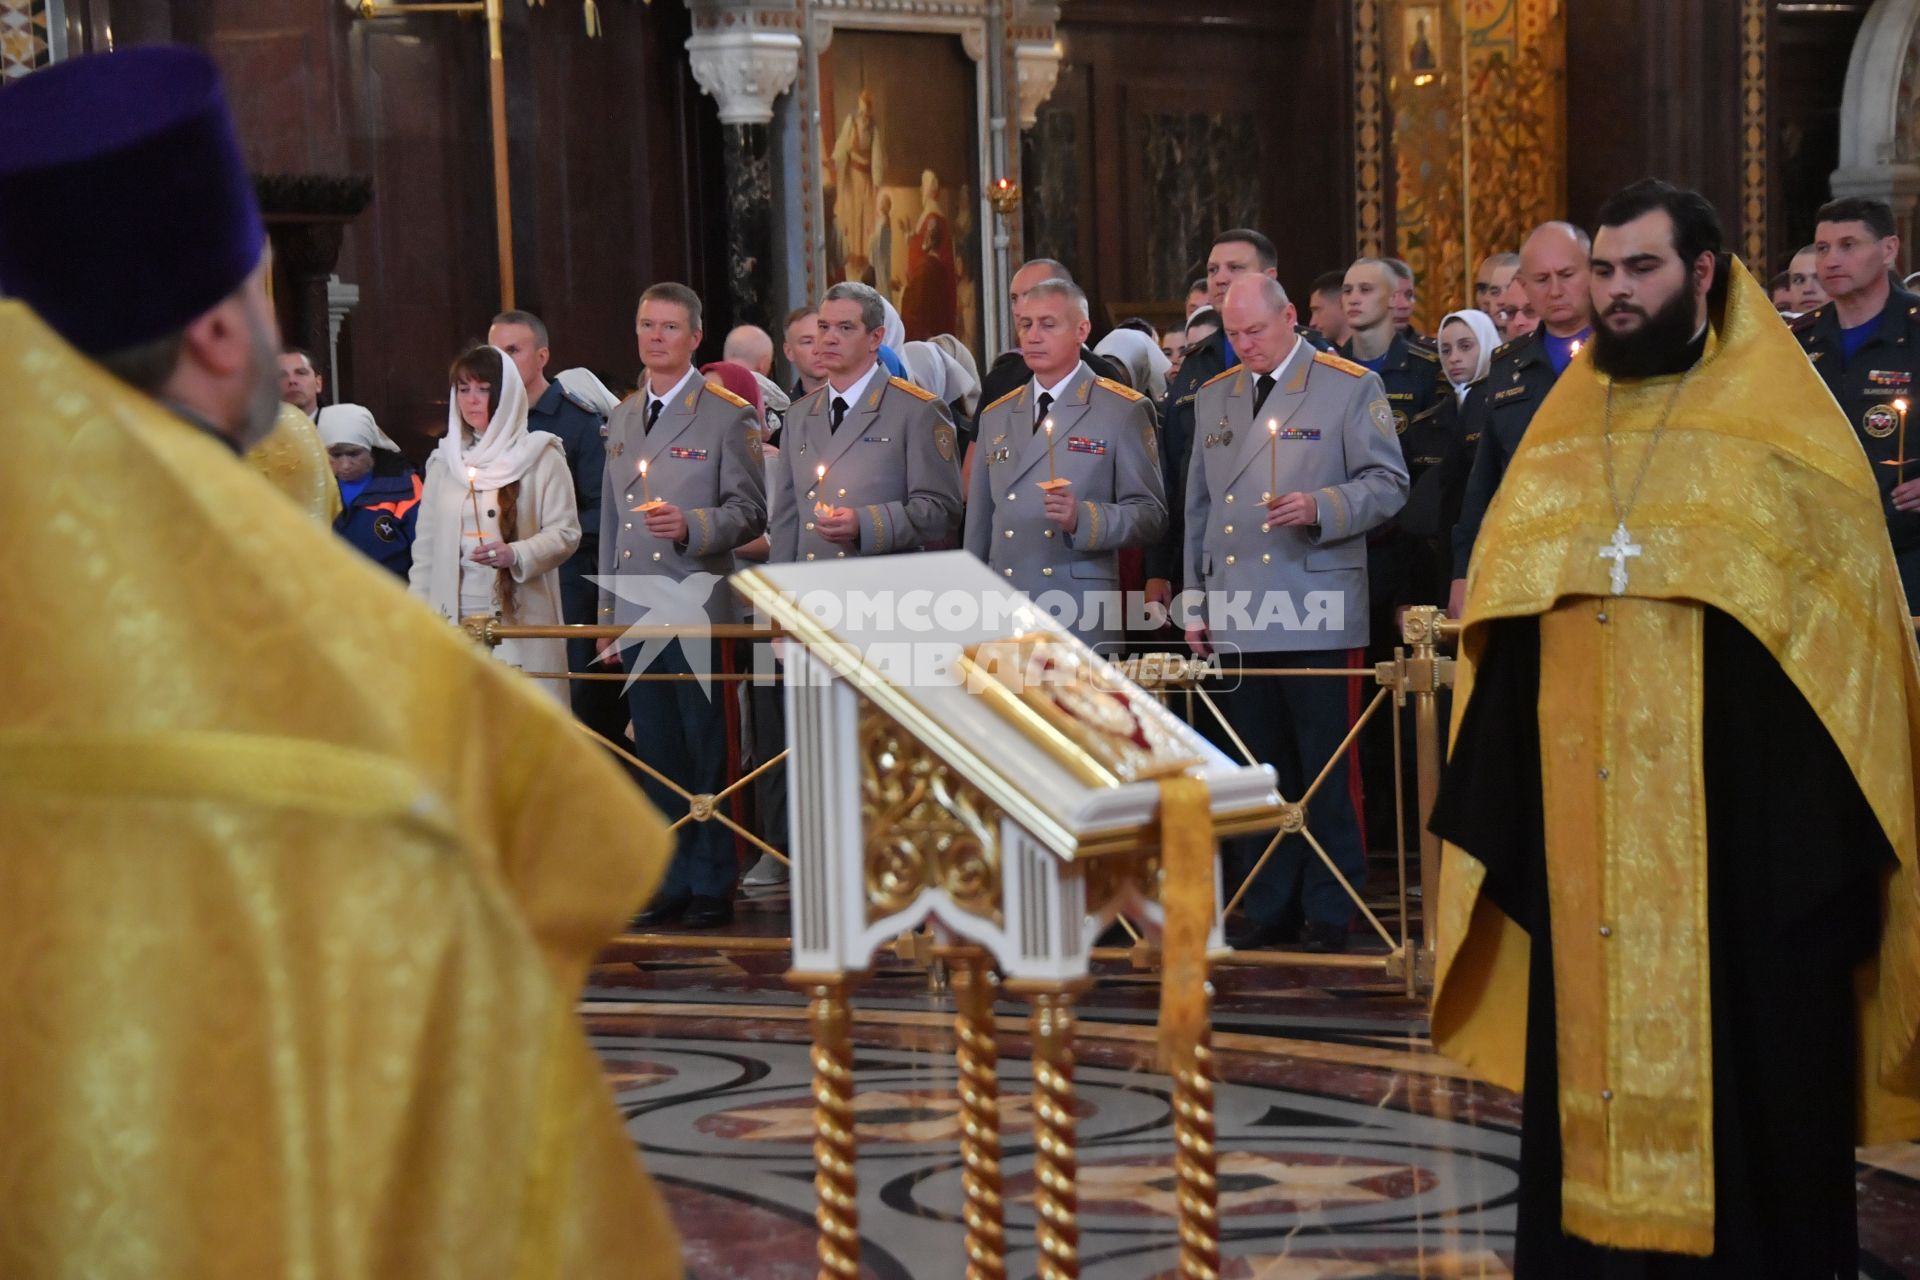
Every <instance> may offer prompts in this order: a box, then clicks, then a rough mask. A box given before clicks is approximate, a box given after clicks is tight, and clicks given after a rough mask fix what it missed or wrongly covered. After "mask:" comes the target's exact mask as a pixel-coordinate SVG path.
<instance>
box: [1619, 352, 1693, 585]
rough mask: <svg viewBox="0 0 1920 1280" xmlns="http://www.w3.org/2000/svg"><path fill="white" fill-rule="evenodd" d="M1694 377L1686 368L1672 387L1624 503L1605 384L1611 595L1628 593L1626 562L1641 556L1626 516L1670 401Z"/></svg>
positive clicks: (1643, 477) (1670, 411)
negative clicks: (1611, 522)
mask: <svg viewBox="0 0 1920 1280" xmlns="http://www.w3.org/2000/svg"><path fill="white" fill-rule="evenodd" d="M1692 376H1693V370H1692V369H1688V370H1687V371H1686V372H1685V373H1683V374H1681V375H1680V380H1679V381H1678V382H1676V383H1674V384H1673V390H1672V391H1670V392H1668V393H1667V404H1666V408H1664V409H1662V410H1661V411H1660V421H1659V422H1657V423H1655V424H1654V427H1653V433H1652V434H1651V435H1649V436H1648V437H1647V447H1646V450H1645V451H1644V452H1643V453H1641V455H1640V472H1639V474H1638V475H1636V476H1634V478H1633V488H1631V489H1629V490H1627V500H1626V501H1625V502H1624V503H1622V502H1621V501H1620V486H1619V485H1618V484H1617V483H1615V481H1614V478H1613V386H1614V384H1613V382H1612V381H1611V380H1609V381H1608V383H1607V411H1606V425H1605V430H1604V433H1603V437H1602V438H1603V439H1604V440H1605V441H1606V447H1607V498H1608V500H1609V501H1611V502H1612V503H1613V518H1614V520H1615V521H1616V523H1615V524H1614V526H1613V537H1612V539H1611V540H1609V541H1608V542H1606V543H1605V544H1604V545H1602V546H1601V548H1600V558H1601V559H1602V560H1611V561H1613V567H1612V569H1611V570H1609V571H1608V574H1607V585H1608V586H1610V587H1611V588H1612V589H1613V594H1615V595H1617V596H1622V595H1625V594H1626V593H1627V561H1629V560H1636V559H1638V558H1639V557H1640V554H1641V550H1642V548H1641V546H1640V544H1639V543H1637V542H1635V541H1634V540H1633V538H1632V536H1631V535H1630V534H1628V532H1627V513H1628V512H1630V511H1632V510H1633V504H1634V502H1635V501H1636V500H1637V499H1638V498H1639V497H1640V486H1641V484H1642V483H1643V482H1645V480H1646V478H1647V467H1648V465H1649V464H1650V463H1651V462H1652V461H1653V451H1654V450H1655V449H1657V448H1659V447H1660V437H1661V436H1662V435H1664V434H1665V433H1666V430H1667V423H1668V422H1669V421H1670V420H1671V419H1672V417H1673V402H1674V401H1676V400H1678V399H1679V398H1680V392H1681V390H1682V389H1683V388H1684V387H1685V386H1686V385H1687V379H1688V378H1691V377H1692Z"/></svg>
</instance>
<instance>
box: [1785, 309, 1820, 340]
mask: <svg viewBox="0 0 1920 1280" xmlns="http://www.w3.org/2000/svg"><path fill="white" fill-rule="evenodd" d="M1826 313H1827V309H1826V307H1825V306H1824V305H1822V306H1818V307H1815V308H1814V309H1813V310H1811V311H1802V312H1801V313H1800V314H1799V315H1797V316H1795V317H1794V318H1793V320H1792V321H1791V322H1790V323H1789V324H1788V325H1787V328H1789V329H1791V330H1793V331H1794V332H1795V333H1800V332H1802V331H1804V330H1807V329H1811V328H1813V326H1814V325H1816V324H1818V323H1819V322H1820V317H1821V316H1823V315H1825V314H1826Z"/></svg>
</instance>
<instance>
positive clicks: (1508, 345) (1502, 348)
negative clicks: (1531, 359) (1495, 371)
mask: <svg viewBox="0 0 1920 1280" xmlns="http://www.w3.org/2000/svg"><path fill="white" fill-rule="evenodd" d="M1519 345H1520V339H1519V338H1515V339H1514V340H1513V341H1512V342H1503V343H1501V344H1500V345H1499V346H1497V347H1495V348H1494V349H1493V354H1492V355H1490V356H1488V357H1487V359H1489V360H1498V359H1499V358H1500V357H1501V356H1503V355H1505V354H1507V352H1509V351H1511V350H1513V349H1514V348H1515V347H1517V346H1519Z"/></svg>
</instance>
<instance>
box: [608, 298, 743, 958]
mask: <svg viewBox="0 0 1920 1280" xmlns="http://www.w3.org/2000/svg"><path fill="white" fill-rule="evenodd" d="M700 312H701V307H700V298H699V296H698V295H697V294H695V293H694V292H693V290H691V289H689V288H687V287H686V286H685V285H679V284H656V285H654V286H653V287H652V288H650V289H648V290H647V291H646V292H645V293H644V294H642V295H641V296H640V314H639V318H638V320H637V321H636V326H635V327H636V331H637V333H638V335H639V342H640V359H641V362H642V363H643V364H645V365H646V369H647V377H646V382H645V385H644V386H642V387H641V389H640V390H639V391H638V392H636V393H635V394H634V395H632V396H630V397H629V398H628V399H627V401H626V402H625V403H624V404H622V405H621V406H620V408H619V409H618V410H616V411H615V413H614V415H613V418H612V419H611V420H610V421H609V422H608V424H607V470H606V480H605V483H604V485H603V487H602V489H601V499H600V578H601V581H600V616H601V620H602V621H603V622H606V623H612V624H615V625H620V626H627V625H631V624H633V623H636V622H640V621H642V620H645V621H648V622H652V623H663V624H671V623H678V624H685V623H686V622H688V621H689V620H690V619H691V620H695V621H697V620H699V619H700V617H701V616H702V614H703V613H704V615H705V617H706V618H707V619H708V620H710V621H712V622H723V623H724V622H737V621H738V620H739V617H740V613H739V606H738V604H737V602H736V601H735V598H734V595H733V592H732V590H731V589H730V588H728V586H727V584H726V578H727V576H728V575H730V574H731V573H732V572H733V569H734V558H733V553H734V549H735V548H736V547H739V546H740V545H742V544H743V543H747V542H751V541H753V540H754V539H755V538H757V537H759V536H760V535H761V534H762V533H763V532H765V530H766V526H767V482H766V473H765V469H764V467H763V465H762V463H761V454H760V422H759V419H758V418H756V417H755V416H754V412H753V407H752V406H751V405H749V404H748V403H747V402H746V401H745V400H742V399H740V398H739V397H738V396H736V395H733V394H732V393H731V392H728V391H725V390H723V389H721V388H719V387H716V386H713V385H711V384H710V383H708V382H707V381H706V380H705V379H704V378H702V377H701V376H700V374H699V372H698V371H697V370H695V369H694V367H693V354H694V352H695V351H696V350H697V349H698V348H699V346H700ZM643 463H644V464H645V466H646V474H645V477H644V479H643V478H642V476H641V472H640V467H641V464H643ZM650 502H651V503H653V504H657V505H649V503H650ZM637 508H641V509H637ZM636 577H641V578H655V579H660V580H662V582H661V583H660V584H658V587H657V588H656V587H655V586H654V584H636V585H635V586H633V587H630V588H629V589H628V590H626V591H620V590H615V589H614V588H615V586H616V585H619V584H620V580H621V579H628V580H630V581H631V580H632V579H634V578H636ZM669 583H670V584H674V585H672V586H668V585H667V584H669ZM678 584H686V585H684V586H681V585H678ZM630 596H637V597H638V598H628V597H630ZM686 643H687V642H683V641H681V640H677V639H676V640H674V641H672V642H671V643H669V644H668V645H667V647H666V648H665V650H664V651H662V652H660V653H658V654H657V655H656V656H654V657H653V658H652V659H651V661H649V663H648V664H647V667H646V674H678V675H687V674H699V673H705V672H711V671H713V670H715V669H716V665H715V658H716V654H715V652H714V646H712V645H711V644H708V645H703V646H701V648H700V651H698V652H692V653H689V652H688V651H687V649H686ZM640 648H641V646H639V645H637V644H636V645H628V646H624V647H620V648H619V659H620V661H621V663H622V665H623V666H625V668H626V669H627V670H628V671H630V672H631V671H632V670H633V669H634V667H635V665H636V663H637V662H638V659H639V654H640ZM611 649H612V647H611V646H610V649H609V652H611ZM719 689H720V686H717V685H711V684H709V685H706V686H704V687H703V686H702V685H701V684H700V683H699V682H698V681H694V680H673V681H666V680H660V681H654V680H642V681H635V682H634V683H633V684H632V685H630V686H629V687H628V689H627V708H628V713H629V714H630V715H631V716H632V718H633V750H634V754H635V755H637V756H638V757H639V758H640V759H642V760H644V761H646V763H647V764H648V765H649V766H650V767H652V768H654V769H658V770H659V771H660V772H661V773H663V774H665V775H666V776H667V777H669V778H671V779H673V781H674V782H676V783H678V784H679V785H681V786H683V787H685V788H686V789H687V790H688V791H689V792H691V793H693V794H694V795H712V794H714V793H715V792H717V791H719V790H720V788H721V786H722V785H723V783H724V779H723V775H724V773H725V771H726V761H727V739H726V717H725V714H724V706H723V704H722V703H721V701H720V697H719V692H718V690H719ZM641 785H642V786H643V787H645V788H646V791H647V795H648V797H649V798H650V799H652V801H653V803H654V804H655V805H656V806H658V807H659V809H660V812H661V813H662V814H664V815H665V816H666V817H667V819H668V820H669V821H673V820H675V819H677V818H679V817H680V816H681V815H682V814H684V813H685V812H686V811H687V802H686V801H685V800H683V799H681V798H680V797H679V796H678V795H676V794H675V793H674V792H673V791H671V790H670V789H668V788H667V787H666V786H664V785H662V784H661V783H659V782H658V781H657V780H655V779H654V778H652V777H650V776H648V775H646V774H642V775H641ZM737 870H738V867H737V866H736V864H735V860H734V853H733V837H732V836H731V835H730V834H729V833H728V832H727V830H726V829H725V828H724V827H722V826H721V825H720V824H718V823H715V822H689V823H687V824H686V825H684V826H682V827H681V828H680V831H679V845H678V848H677V849H676V851H675V853H674V858H673V864H672V866H671V867H669V868H668V870H667V876H666V879H665V880H664V881H663V882H662V884H661V887H660V890H659V892H658V893H657V894H656V895H655V896H654V900H653V903H652V905H651V906H650V907H649V908H648V909H647V910H646V911H645V912H643V913H642V914H641V916H640V917H639V919H638V920H637V921H636V923H637V924H639V925H640V926H642V927H651V926H655V925H662V924H669V923H672V922H674V921H679V922H681V923H683V924H685V925H686V926H687V927H689V928H710V927H712V926H714V925H720V924H726V923H729V922H730V921H731V920H732V919H733V904H732V897H733V886H734V878H735V873H736V871H737Z"/></svg>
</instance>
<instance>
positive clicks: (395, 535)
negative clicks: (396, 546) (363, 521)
mask: <svg viewBox="0 0 1920 1280" xmlns="http://www.w3.org/2000/svg"><path fill="white" fill-rule="evenodd" d="M373 535H374V537H376V538H378V539H380V541H382V542H398V541H399V540H400V522H399V521H398V520H395V519H394V518H393V516H392V515H391V514H390V513H388V512H385V511H382V512H381V513H380V514H379V515H378V516H376V517H374V521H373Z"/></svg>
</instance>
